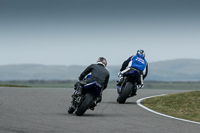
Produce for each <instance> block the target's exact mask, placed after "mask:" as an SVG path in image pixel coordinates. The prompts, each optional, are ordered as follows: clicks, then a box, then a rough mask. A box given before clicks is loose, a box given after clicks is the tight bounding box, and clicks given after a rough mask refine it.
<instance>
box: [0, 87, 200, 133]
mask: <svg viewBox="0 0 200 133" xmlns="http://www.w3.org/2000/svg"><path fill="white" fill-rule="evenodd" d="M179 92H182V91H181V90H147V89H141V90H139V91H138V95H137V96H136V97H133V98H130V99H128V100H127V102H126V103H125V104H118V103H117V102H116V98H117V93H116V90H115V89H107V90H105V91H104V92H103V100H102V102H101V103H100V104H99V105H98V106H97V107H96V108H95V110H94V111H92V110H87V111H86V113H85V114H84V116H76V115H75V114H68V113H67V109H68V106H69V105H70V101H71V94H72V93H73V89H65V88H43V89H41V88H2V87H1V88H0V133H198V132H199V131H200V125H199V124H194V123H190V122H184V121H180V120H176V119H171V118H167V117H164V116H160V115H157V114H154V113H152V112H149V111H147V110H145V109H143V108H141V107H140V106H138V105H137V104H136V101H137V100H138V99H140V98H143V97H148V96H153V95H159V94H169V93H179Z"/></svg>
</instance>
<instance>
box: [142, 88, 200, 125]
mask: <svg viewBox="0 0 200 133" xmlns="http://www.w3.org/2000/svg"><path fill="white" fill-rule="evenodd" d="M142 104H143V105H145V106H146V107H148V108H150V109H152V110H155V111H157V112H160V113H164V114H167V115H170V116H174V117H178V118H183V119H187V120H192V121H197V122H200V91H192V92H184V93H178V94H169V95H166V96H159V97H154V98H149V99H146V100H144V101H143V102H142Z"/></svg>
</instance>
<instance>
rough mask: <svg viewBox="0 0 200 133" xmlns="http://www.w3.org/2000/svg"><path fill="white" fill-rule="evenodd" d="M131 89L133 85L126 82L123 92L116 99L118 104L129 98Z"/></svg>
mask: <svg viewBox="0 0 200 133" xmlns="http://www.w3.org/2000/svg"><path fill="white" fill-rule="evenodd" d="M132 88H133V84H132V83H131V82H127V83H126V85H125V87H124V89H123V91H122V92H121V95H119V97H118V98H117V102H118V103H125V102H126V99H127V98H128V97H129V94H130V93H131V91H132Z"/></svg>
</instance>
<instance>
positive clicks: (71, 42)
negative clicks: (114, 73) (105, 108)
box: [0, 0, 200, 65]
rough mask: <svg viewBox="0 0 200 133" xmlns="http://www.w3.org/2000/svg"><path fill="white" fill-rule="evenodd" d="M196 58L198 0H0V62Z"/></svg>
mask: <svg viewBox="0 0 200 133" xmlns="http://www.w3.org/2000/svg"><path fill="white" fill-rule="evenodd" d="M137 49H144V50H145V53H146V59H147V61H148V62H155V61H163V60H171V59H178V58H194V59H200V52H199V51H200V0H0V65H8V64H44V65H89V64H91V63H95V62H96V60H97V58H98V57H99V56H103V57H105V58H106V59H107V61H108V65H121V63H122V62H123V61H124V60H125V59H127V58H128V57H129V56H131V55H133V54H135V53H136V51H137Z"/></svg>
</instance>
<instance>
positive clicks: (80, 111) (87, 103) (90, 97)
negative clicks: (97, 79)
mask: <svg viewBox="0 0 200 133" xmlns="http://www.w3.org/2000/svg"><path fill="white" fill-rule="evenodd" d="M93 99H94V97H93V95H92V94H90V93H87V94H86V95H85V98H84V100H83V102H82V103H81V105H80V106H79V107H78V109H77V110H76V112H75V114H76V115H77V116H82V115H83V114H84V113H85V112H86V110H87V109H88V108H89V107H90V106H91V104H92V102H93Z"/></svg>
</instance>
